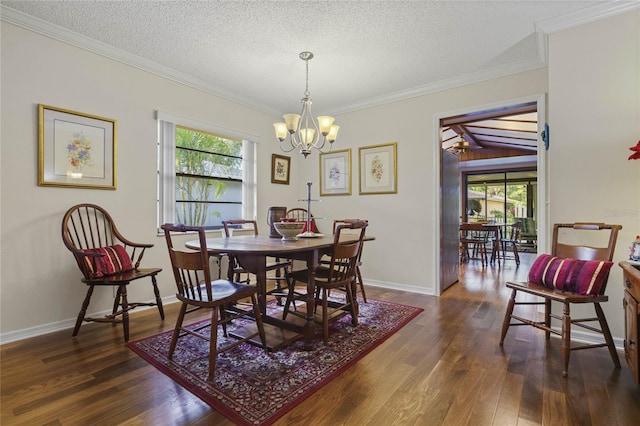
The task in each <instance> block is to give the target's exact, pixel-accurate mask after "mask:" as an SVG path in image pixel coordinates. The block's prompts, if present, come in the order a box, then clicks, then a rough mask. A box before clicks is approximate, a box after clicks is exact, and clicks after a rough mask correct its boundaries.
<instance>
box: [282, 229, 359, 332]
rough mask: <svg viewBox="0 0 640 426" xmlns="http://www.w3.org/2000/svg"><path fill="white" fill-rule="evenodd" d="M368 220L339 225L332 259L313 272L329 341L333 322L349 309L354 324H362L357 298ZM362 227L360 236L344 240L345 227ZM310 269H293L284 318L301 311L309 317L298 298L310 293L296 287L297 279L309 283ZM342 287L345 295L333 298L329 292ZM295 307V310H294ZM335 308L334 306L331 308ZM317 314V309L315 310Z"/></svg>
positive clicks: (323, 327) (304, 298)
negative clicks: (298, 307)
mask: <svg viewBox="0 0 640 426" xmlns="http://www.w3.org/2000/svg"><path fill="white" fill-rule="evenodd" d="M367 225H368V224H367V222H366V221H364V220H361V221H358V222H351V223H344V224H341V225H338V226H337V227H336V232H335V234H334V236H333V248H332V253H331V260H330V261H329V264H328V265H320V266H319V267H318V268H316V269H315V271H314V274H313V280H314V286H315V288H316V294H315V295H314V297H315V307H317V306H321V307H322V314H321V318H320V320H317V321H318V322H320V323H321V324H322V335H323V339H324V342H325V344H326V343H327V342H328V339H329V322H330V321H333V320H335V319H338V318H339V317H341V316H342V315H344V314H345V313H347V312H348V313H349V314H350V315H351V324H352V325H354V326H356V325H358V302H357V300H356V279H357V272H356V269H357V265H358V254H359V253H360V248H361V246H362V244H363V240H364V235H365V231H366V229H367ZM347 229H349V230H358V231H359V233H358V235H357V237H356V238H352V239H350V240H351V241H350V242H340V238H341V235H342V231H343V230H347ZM310 275H311V274H310V271H309V270H308V269H303V270H299V271H293V272H292V273H291V274H290V282H289V293H288V295H287V300H286V302H285V306H284V310H283V312H282V319H283V320H284V319H286V318H287V315H288V314H289V313H291V314H292V315H297V316H300V317H302V318H306V313H305V312H301V311H298V310H297V309H296V307H295V304H294V301H295V300H301V301H304V300H306V297H307V296H306V294H305V293H301V292H298V291H296V289H295V284H296V282H302V283H304V284H305V285H306V284H307V282H308V280H309V277H310ZM334 290H335V291H340V292H342V293H344V299H342V298H336V297H331V300H329V292H331V291H334ZM291 308H293V310H291ZM329 308H331V309H329ZM314 316H315V312H314Z"/></svg>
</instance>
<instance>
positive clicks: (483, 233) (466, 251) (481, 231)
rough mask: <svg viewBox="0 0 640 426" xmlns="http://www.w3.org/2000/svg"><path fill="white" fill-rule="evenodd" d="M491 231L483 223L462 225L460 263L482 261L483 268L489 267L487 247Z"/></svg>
mask: <svg viewBox="0 0 640 426" xmlns="http://www.w3.org/2000/svg"><path fill="white" fill-rule="evenodd" d="M490 234H491V230H489V229H487V228H486V227H485V226H484V224H483V223H479V222H478V223H476V222H472V223H461V224H460V263H466V262H468V261H470V260H480V262H481V264H482V266H483V267H484V266H485V265H487V264H488V263H489V262H488V257H487V251H488V249H487V247H488V244H489V235H490Z"/></svg>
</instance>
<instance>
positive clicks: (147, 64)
mask: <svg viewBox="0 0 640 426" xmlns="http://www.w3.org/2000/svg"><path fill="white" fill-rule="evenodd" d="M0 20H2V21H3V22H8V23H10V24H13V25H16V26H19V27H22V28H25V29H27V30H30V31H33V32H35V33H38V34H42V35H44V36H46V37H50V38H52V39H55V40H58V41H62V42H64V43H67V44H70V45H72V46H76V47H79V48H81V49H84V50H87V51H89V52H92V53H95V54H98V55H101V56H104V57H106V58H109V59H113V60H115V61H118V62H121V63H123V64H126V65H130V66H132V67H134V68H138V69H140V70H143V71H147V72H150V73H153V74H156V75H158V76H160V77H163V78H166V79H169V80H172V81H175V82H177V83H180V84H184V85H187V86H189V87H192V88H194V89H198V90H201V91H203V92H207V93H210V94H212V95H215V96H219V97H221V98H224V99H227V100H229V101H232V102H235V103H238V104H240V105H243V106H246V107H248V108H252V109H255V110H258V111H260V112H264V113H266V114H270V115H280V112H279V111H277V110H275V109H274V108H271V107H269V106H266V105H262V104H259V103H257V102H256V101H255V100H253V99H250V98H247V97H246V96H243V95H240V94H238V93H236V92H233V91H231V90H228V89H226V88H224V87H221V86H216V85H213V84H211V83H210V82H207V81H205V80H202V79H199V78H196V77H194V76H192V75H190V74H186V73H183V72H181V71H178V70H176V69H174V68H171V67H167V66H165V65H162V64H159V63H157V62H154V61H150V60H148V59H145V58H142V57H141V56H138V55H134V54H131V53H129V52H125V51H124V50H121V49H117V48H115V47H113V46H110V45H108V44H106V43H103V42H101V41H98V40H94V39H92V38H89V37H86V36H83V35H81V34H78V33H76V32H73V31H70V30H68V29H66V28H63V27H60V26H58V25H55V24H52V23H50V22H46V21H44V20H42V19H39V18H36V17H34V16H31V15H27V14H25V13H22V12H20V11H17V10H15V9H11V8H9V7H6V6H4V5H0Z"/></svg>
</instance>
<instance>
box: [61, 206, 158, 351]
mask: <svg viewBox="0 0 640 426" xmlns="http://www.w3.org/2000/svg"><path fill="white" fill-rule="evenodd" d="M62 241H63V242H64V245H65V246H66V247H67V248H68V249H69V250H70V251H71V253H73V256H74V258H75V260H76V263H77V264H78V267H79V268H80V271H81V272H82V282H83V283H85V284H86V285H87V286H89V288H88V290H87V294H86V296H85V298H84V302H83V303H82V308H81V309H80V313H79V314H78V318H77V320H76V325H75V328H74V329H73V334H72V336H73V337H75V336H77V335H78V332H79V331H80V326H81V325H82V323H83V322H85V321H97V322H115V323H122V326H123V329H124V340H125V341H128V340H129V311H130V310H132V309H134V308H136V307H138V306H157V307H158V311H159V312H160V318H162V319H164V309H163V307H162V299H161V298H160V292H159V291H158V283H157V281H156V275H158V273H160V271H162V269H160V268H144V269H143V268H140V267H139V266H140V262H141V261H142V257H143V256H144V253H145V250H146V249H148V248H151V247H153V244H140V243H134V242H132V241H130V240H128V239H126V238H125V237H124V236H122V234H121V233H120V232H119V231H118V228H116V225H115V223H114V221H113V218H112V217H111V216H110V215H109V213H107V211H106V210H105V209H103V208H102V207H100V206H97V205H95V204H78V205H76V206H73V207H71V208H70V209H69V210H67V212H66V213H65V215H64V218H63V219H62ZM134 260H135V263H133V261H134ZM147 277H148V278H151V284H152V285H153V292H154V294H155V303H147V302H129V301H128V300H127V286H128V285H129V283H131V282H132V281H135V280H139V279H141V278H147ZM95 286H111V287H117V291H116V296H115V300H114V302H113V310H112V312H111V314H110V315H106V316H105V317H103V318H91V317H87V316H86V313H87V308H88V307H89V302H90V301H91V295H92V294H93V290H94V288H95Z"/></svg>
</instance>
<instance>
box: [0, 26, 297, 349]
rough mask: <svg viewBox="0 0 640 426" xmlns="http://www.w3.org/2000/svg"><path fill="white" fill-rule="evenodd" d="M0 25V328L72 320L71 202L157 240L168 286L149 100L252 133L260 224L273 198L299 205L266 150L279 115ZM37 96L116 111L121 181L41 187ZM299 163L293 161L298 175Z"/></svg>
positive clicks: (139, 237)
mask: <svg viewBox="0 0 640 426" xmlns="http://www.w3.org/2000/svg"><path fill="white" fill-rule="evenodd" d="M1 30H2V34H1V37H2V40H1V42H2V45H1V49H2V61H1V66H2V68H1V72H2V75H1V84H2V105H1V108H2V111H1V119H2V131H1V136H2V138H1V155H0V161H1V190H2V191H1V194H2V205H1V218H2V223H1V228H0V239H1V241H0V243H1V247H0V249H1V253H2V258H1V261H2V267H1V276H0V277H1V278H0V279H1V281H0V283H1V294H0V315H1V316H0V321H1V324H0V331H1V332H2V333H3V334H4V336H3V337H4V338H10V337H11V336H9V337H7V335H6V334H5V333H8V332H16V331H19V330H24V329H28V328H30V327H37V326H45V328H46V327H47V325H51V324H52V323H53V324H54V327H55V324H56V323H57V324H58V325H59V326H68V324H69V323H70V322H69V321H71V320H72V319H73V317H74V316H76V315H77V312H78V310H79V309H80V306H81V304H82V300H83V298H84V293H85V292H86V286H85V285H84V284H82V283H81V282H80V280H79V278H80V275H79V271H78V270H77V266H75V264H74V261H73V258H72V256H71V255H70V254H69V252H68V251H67V249H66V248H65V247H64V245H63V244H62V240H61V236H60V235H61V229H60V226H61V220H62V216H63V215H64V212H65V211H66V210H67V209H68V208H69V207H71V206H72V205H74V204H77V203H81V202H93V203H96V204H100V205H102V206H104V207H105V208H106V209H107V210H108V211H109V212H110V213H111V214H112V216H113V217H114V218H115V220H116V221H117V224H118V226H119V227H120V228H121V231H122V232H123V233H124V235H125V236H127V237H129V238H130V239H132V240H134V241H140V242H149V243H154V244H155V245H156V246H155V248H154V249H152V250H151V251H149V252H148V253H147V254H146V255H145V259H144V263H145V264H146V265H149V266H160V267H163V268H165V271H164V272H162V273H161V274H160V276H159V284H160V290H161V294H162V295H163V296H171V295H173V294H175V288H174V287H175V283H173V282H172V279H173V278H172V275H171V274H170V270H169V260H168V255H167V252H166V246H165V242H164V239H163V238H159V237H157V235H156V193H157V190H156V161H157V160H156V158H157V157H156V156H157V152H156V141H157V124H156V120H155V118H154V111H155V110H161V111H163V112H166V113H169V114H173V115H176V116H182V117H187V118H190V119H193V120H199V121H204V122H207V123H211V124H214V125H216V126H219V127H222V128H226V129H231V130H234V131H238V132H242V133H246V134H251V135H256V136H257V138H258V140H259V143H258V181H259V182H261V184H260V192H259V196H258V220H259V221H260V222H259V223H260V224H261V228H262V229H261V232H266V231H267V228H266V226H267V225H266V215H267V213H266V212H267V207H268V206H269V205H271V204H277V205H285V206H297V205H298V204H299V203H298V202H297V198H298V195H299V194H298V193H297V192H296V191H295V190H292V186H286V185H275V184H271V183H270V169H271V153H272V152H276V151H278V152H279V148H278V144H277V142H276V141H275V138H274V137H273V125H272V123H273V122H274V121H276V120H275V117H272V116H269V115H266V114H263V113H260V112H257V111H255V110H251V109H249V108H246V107H243V106H239V105H237V104H234V103H231V102H228V101H225V100H223V99H220V98H217V97H215V96H212V95H210V94H207V93H204V92H202V91H198V90H194V89H191V88H189V87H186V86H184V85H182V84H178V83H176V82H173V81H170V80H167V79H164V78H160V77H158V76H156V75H153V74H150V73H148V72H144V71H141V70H139V69H137V68H134V67H131V66H128V65H124V64H122V63H120V62H116V61H113V60H110V59H107V58H105V57H102V56H99V55H96V54H93V53H90V52H88V51H85V50H82V49H79V48H76V47H73V46H70V45H68V44H65V43H61V42H58V41H56V40H53V39H51V38H47V37H44V36H42V35H39V34H36V33H34V32H31V31H28V30H25V29H22V28H19V27H16V26H14V25H12V24H8V23H5V22H3V23H2V25H1ZM38 104H46V105H51V106H55V107H59V108H65V109H70V110H73V111H80V112H84V113H87V114H93V115H99V116H103V117H108V118H112V119H115V120H117V121H118V134H117V143H118V144H117V150H118V157H117V161H118V165H117V167H118V169H117V178H118V182H117V183H118V188H117V190H115V191H105V190H90V189H75V188H74V189H69V188H54V187H39V186H37V170H38V169H37V160H38V143H37V141H38V136H37V132H38V125H37V116H38V115H37V106H38ZM296 167H297V165H296V164H294V165H293V167H292V175H291V179H292V181H293V182H296V180H297V179H296V176H297V171H296ZM274 200H276V202H275V203H274V202H273V201H274ZM147 287H149V288H147ZM130 293H131V296H130V298H131V300H147V299H152V292H150V284H149V286H147V285H143V286H132V287H131V289H130ZM94 299H95V300H93V301H92V305H91V307H90V312H97V311H102V310H105V309H109V306H110V304H111V303H112V300H113V298H112V291H111V289H99V290H96V292H95V293H94ZM59 322H61V323H59ZM33 332H38V330H33Z"/></svg>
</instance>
